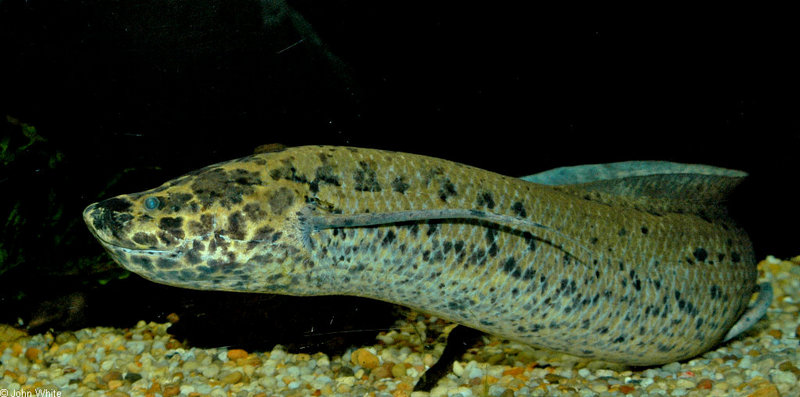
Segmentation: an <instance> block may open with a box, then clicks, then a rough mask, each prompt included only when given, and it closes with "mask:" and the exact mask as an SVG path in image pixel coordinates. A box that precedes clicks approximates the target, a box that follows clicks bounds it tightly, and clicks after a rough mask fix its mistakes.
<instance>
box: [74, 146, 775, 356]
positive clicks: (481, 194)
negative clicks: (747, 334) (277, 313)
mask: <svg viewBox="0 0 800 397" xmlns="http://www.w3.org/2000/svg"><path fill="white" fill-rule="evenodd" d="M587 175H588V177H587ZM744 175H745V174H744V173H741V172H738V171H732V170H725V169H720V168H714V167H709V166H700V165H682V164H673V163H664V162H639V163H634V162H631V163H617V164H615V165H604V166H592V167H586V166H584V167H573V168H569V169H560V170H554V171H551V172H548V173H542V174H538V175H534V176H531V177H527V178H526V179H528V180H531V181H534V182H538V183H534V182H530V181H526V180H523V179H519V178H513V177H508V176H503V175H499V174H496V173H493V172H489V171H485V170H481V169H478V168H475V167H471V166H467V165H463V164H458V163H454V162H451V161H446V160H442V159H437V158H431V157H426V156H420V155H412V154H406V153H396V152H388V151H380V150H371V149H356V148H347V147H328V146H306V147H296V148H289V149H285V150H282V151H277V152H270V153H260V154H255V155H252V156H249V157H245V158H242V159H238V160H233V161H229V162H225V163H220V164H216V165H212V166H209V167H206V168H203V169H201V170H198V171H195V172H192V173H190V174H187V175H185V176H183V177H180V178H177V179H175V180H172V181H170V182H167V183H165V184H164V185H162V186H161V187H158V188H156V189H152V190H148V191H145V192H141V193H136V194H127V195H122V196H118V197H115V198H111V199H108V200H104V201H101V202H99V203H95V204H92V205H90V206H89V207H88V208H87V209H86V210H85V212H84V218H85V220H86V223H87V224H88V225H89V228H90V229H91V231H92V233H93V234H94V235H95V236H96V237H97V238H98V240H100V242H101V243H102V244H103V246H104V247H105V248H106V250H107V251H108V252H109V253H110V255H111V256H112V257H113V258H114V260H116V261H117V262H118V263H119V264H121V265H122V266H124V267H125V268H127V269H129V270H130V271H132V272H135V273H137V274H139V275H141V276H143V277H145V278H147V279H149V280H152V281H155V282H158V283H163V284H168V285H173V286H178V287H185V288H194V289H203V290H227V291H246V292H265V293H275V294H289V295H326V294H342V295H357V296H363V297H369V298H374V299H380V300H383V301H389V302H394V303H398V304H401V305H404V306H408V307H412V308H414V309H418V310H421V311H424V312H427V313H432V314H435V315H437V316H440V317H442V318H446V319H449V320H452V321H455V322H458V323H461V324H464V325H467V326H470V327H473V328H477V329H480V330H482V331H485V332H488V333H492V334H496V335H500V336H503V337H506V338H509V339H512V340H516V341H520V342H524V343H527V344H531V345H534V346H540V347H545V348H550V349H554V350H559V351H564V352H568V353H572V354H575V355H579V356H584V357H595V358H599V359H604V360H608V361H616V362H621V363H626V364H633V365H650V364H659V363H664V362H669V361H673V360H679V359H683V358H688V357H692V356H694V355H697V354H700V353H702V352H704V351H706V350H708V349H710V348H711V347H712V346H714V345H715V344H717V343H718V342H720V341H721V340H722V339H723V338H724V337H725V336H726V333H728V331H729V330H730V329H731V328H732V327H733V326H734V324H735V323H737V320H739V319H740V317H742V314H743V313H744V311H745V309H746V308H747V304H748V302H749V300H750V297H751V295H752V294H753V293H754V292H756V291H757V290H758V288H757V286H756V267H755V260H754V255H753V250H752V247H751V243H750V240H749V239H748V237H747V235H746V234H745V233H744V232H743V231H742V230H741V229H740V228H739V227H737V226H736V225H735V224H734V223H733V222H732V221H731V220H730V219H728V217H727V215H726V213H725V211H724V209H721V208H720V207H719V206H718V203H719V202H720V201H721V200H724V198H725V195H727V193H728V192H729V191H730V190H731V189H732V188H733V187H734V186H735V185H736V184H737V183H738V182H739V181H740V180H741V179H742V178H743V177H744ZM545 183H546V184H545ZM762 295H763V294H762ZM767 305H768V303H767ZM751 317H752V316H751ZM753 321H754V320H752V319H751V321H750V322H751V323H752V322H753ZM740 328H741V327H740ZM736 332H741V329H738V330H737V331H736ZM729 336H731V335H729Z"/></svg>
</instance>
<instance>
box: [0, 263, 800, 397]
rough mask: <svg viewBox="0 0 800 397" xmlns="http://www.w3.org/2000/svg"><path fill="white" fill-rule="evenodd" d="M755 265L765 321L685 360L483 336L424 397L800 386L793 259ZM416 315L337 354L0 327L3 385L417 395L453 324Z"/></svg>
mask: <svg viewBox="0 0 800 397" xmlns="http://www.w3.org/2000/svg"><path fill="white" fill-rule="evenodd" d="M759 269H760V270H761V272H760V274H763V276H762V277H761V280H760V282H765V281H768V282H771V283H772V284H773V288H774V290H775V299H774V301H773V307H772V308H771V309H770V311H769V312H768V315H767V318H766V319H764V320H762V321H761V322H760V323H759V324H758V325H757V326H756V328H755V330H754V331H751V332H748V333H746V334H745V335H744V336H742V337H739V338H737V339H736V340H734V341H732V342H729V343H726V344H722V345H721V346H720V347H718V348H717V350H713V351H710V352H707V353H706V354H704V355H701V356H699V357H696V358H694V359H692V360H689V361H687V362H684V363H677V362H676V363H667V364H665V365H662V366H659V367H651V368H645V369H641V368H628V367H625V366H622V365H619V364H613V363H606V362H603V361H598V360H589V359H581V358H576V357H572V356H568V355H565V354H561V353H554V352H549V351H544V350H535V349H533V348H531V347H528V346H525V345H521V344H517V343H514V342H508V341H504V340H502V339H500V338H496V337H492V336H486V337H485V338H484V344H482V345H480V346H478V347H476V348H474V349H471V350H470V352H469V353H468V354H467V355H465V356H464V357H463V358H459V359H458V360H456V361H455V363H454V365H453V372H452V373H450V374H448V375H446V376H445V377H444V378H443V379H442V380H441V381H440V382H439V384H438V385H437V386H436V387H435V388H434V389H433V390H432V392H431V393H430V394H429V395H430V396H447V397H456V396H461V397H471V396H486V395H488V396H491V397H513V396H517V397H519V396H575V395H578V396H601V397H607V396H624V395H628V396H646V395H664V396H705V395H710V396H728V395H736V396H749V397H773V396H775V397H777V396H797V395H800V386H798V385H797V383H798V378H800V354H798V353H797V351H798V350H797V344H798V342H797V336H798V332H800V318H798V316H797V313H798V312H800V277H797V275H800V257H797V258H795V259H794V261H793V262H791V261H781V260H779V259H776V258H770V259H769V260H765V261H763V262H762V263H760V264H759ZM409 316H411V315H409ZM413 316H414V317H413V320H412V317H409V322H405V323H398V326H397V327H396V329H393V330H391V331H388V332H386V333H385V334H383V335H380V336H378V337H377V338H376V340H375V343H374V344H373V345H369V346H359V347H357V348H355V349H354V350H351V351H349V352H346V353H345V354H343V355H337V356H327V355H325V354H323V353H312V354H305V353H301V354H292V353H288V352H286V349H285V348H284V347H282V346H275V347H274V348H272V350H271V351H269V352H248V351H245V350H241V349H230V350H228V349H225V348H211V349H198V348H191V347H190V346H184V345H182V344H180V343H179V342H178V341H176V340H175V339H173V338H172V337H171V336H170V335H169V333H168V330H169V327H170V326H171V323H165V324H157V323H145V322H139V323H138V324H136V326H135V327H133V328H130V329H114V328H104V327H98V328H88V329H83V330H77V331H71V332H64V333H61V334H58V335H56V336H53V335H51V334H49V333H46V334H37V335H26V334H25V333H24V332H16V331H14V329H13V327H8V326H2V325H0V331H2V332H0V336H2V335H5V336H4V337H2V338H0V363H2V367H0V389H7V390H23V387H29V386H30V387H32V386H31V385H39V386H43V385H47V386H48V387H55V388H57V389H58V391H61V392H62V395H85V396H100V395H109V396H140V395H145V396H158V395H160V396H163V397H170V396H179V395H180V396H201V395H208V396H212V397H217V396H220V397H221V396H250V395H254V396H259V397H265V396H289V397H294V396H298V397H299V396H307V395H310V396H352V395H370V396H375V397H425V396H427V395H428V394H426V393H419V392H413V393H412V390H413V386H414V383H415V382H416V381H417V380H418V379H419V377H420V376H421V375H422V373H423V372H424V371H425V370H426V369H427V368H428V367H430V366H431V365H432V364H433V363H434V362H435V361H436V359H437V358H438V356H439V355H440V354H441V352H442V350H443V348H444V346H443V344H442V343H441V342H439V340H440V339H441V338H439V339H437V337H438V335H440V334H442V333H443V332H447V331H449V330H450V329H451V328H452V326H451V325H449V324H448V323H446V322H444V321H441V320H435V319H431V318H426V317H425V316H422V315H418V314H414V315H413ZM8 335H11V336H8ZM421 335H422V336H426V337H427V338H428V340H427V341H425V340H422V341H421V340H420V336H421ZM431 340H435V341H436V342H431ZM423 342H427V343H430V345H421V343H423ZM259 393H261V394H259Z"/></svg>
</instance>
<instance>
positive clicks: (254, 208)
mask: <svg viewBox="0 0 800 397" xmlns="http://www.w3.org/2000/svg"><path fill="white" fill-rule="evenodd" d="M244 213H245V215H247V219H249V220H250V221H257V220H261V219H264V217H266V216H267V213H266V212H265V211H264V210H262V209H261V204H259V203H247V204H246V205H245V206H244Z"/></svg>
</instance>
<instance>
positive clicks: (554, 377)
mask: <svg viewBox="0 0 800 397" xmlns="http://www.w3.org/2000/svg"><path fill="white" fill-rule="evenodd" d="M564 379H566V378H565V377H563V376H559V375H556V374H547V375H545V376H544V380H546V381H548V382H550V383H559V382H561V381H562V380H564Z"/></svg>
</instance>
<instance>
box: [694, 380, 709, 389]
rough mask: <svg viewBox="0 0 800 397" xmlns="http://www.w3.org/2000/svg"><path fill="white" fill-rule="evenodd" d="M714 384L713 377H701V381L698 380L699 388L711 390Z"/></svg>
mask: <svg viewBox="0 0 800 397" xmlns="http://www.w3.org/2000/svg"><path fill="white" fill-rule="evenodd" d="M712 386H713V383H712V382H711V379H700V382H697V388H698V389H701V390H709V389H711V387H712Z"/></svg>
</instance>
